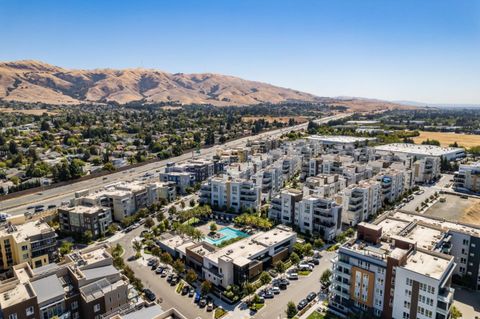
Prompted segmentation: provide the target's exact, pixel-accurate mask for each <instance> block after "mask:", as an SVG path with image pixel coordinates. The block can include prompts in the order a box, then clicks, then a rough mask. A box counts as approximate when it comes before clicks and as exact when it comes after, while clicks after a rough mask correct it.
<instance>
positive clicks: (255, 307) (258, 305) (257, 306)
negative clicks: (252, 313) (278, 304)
mask: <svg viewBox="0 0 480 319" xmlns="http://www.w3.org/2000/svg"><path fill="white" fill-rule="evenodd" d="M264 305H265V304H263V303H254V304H251V305H250V307H249V308H250V309H252V310H257V311H258V310H260V309H262V307H263V306H264Z"/></svg>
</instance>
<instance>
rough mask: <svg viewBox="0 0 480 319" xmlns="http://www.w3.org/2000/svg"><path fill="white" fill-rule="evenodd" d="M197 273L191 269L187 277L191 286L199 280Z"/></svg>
mask: <svg viewBox="0 0 480 319" xmlns="http://www.w3.org/2000/svg"><path fill="white" fill-rule="evenodd" d="M197 277H198V276H197V273H196V272H195V270H193V269H189V270H188V271H187V274H186V275H185V280H186V281H187V282H188V283H189V284H193V283H194V282H195V281H196V280H197Z"/></svg>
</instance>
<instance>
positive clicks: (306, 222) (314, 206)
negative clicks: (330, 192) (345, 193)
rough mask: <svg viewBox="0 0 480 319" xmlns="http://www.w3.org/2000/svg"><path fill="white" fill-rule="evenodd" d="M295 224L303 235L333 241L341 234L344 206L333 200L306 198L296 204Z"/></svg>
mask: <svg viewBox="0 0 480 319" xmlns="http://www.w3.org/2000/svg"><path fill="white" fill-rule="evenodd" d="M294 223H295V225H296V226H298V227H299V229H300V231H301V232H303V233H310V234H313V235H319V236H320V237H321V238H323V239H324V240H327V241H330V240H333V239H335V237H336V236H337V235H338V234H339V233H340V232H341V228H342V206H340V205H338V204H337V203H336V202H335V201H333V200H331V199H326V198H321V197H318V196H305V197H304V198H303V199H301V200H300V201H299V202H298V203H297V204H296V213H295V222H294Z"/></svg>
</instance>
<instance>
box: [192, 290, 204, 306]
mask: <svg viewBox="0 0 480 319" xmlns="http://www.w3.org/2000/svg"><path fill="white" fill-rule="evenodd" d="M201 298H202V297H201V296H200V294H199V293H198V292H196V293H195V299H194V300H193V302H194V303H197V302H199V301H200V299H201Z"/></svg>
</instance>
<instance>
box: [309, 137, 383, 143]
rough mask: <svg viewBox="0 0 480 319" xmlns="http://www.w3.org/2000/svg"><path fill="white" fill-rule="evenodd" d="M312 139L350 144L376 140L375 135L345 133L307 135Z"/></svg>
mask: <svg viewBox="0 0 480 319" xmlns="http://www.w3.org/2000/svg"><path fill="white" fill-rule="evenodd" d="M307 139H309V140H311V141H320V142H324V143H336V144H350V143H355V142H366V141H374V140H376V139H375V138H373V137H358V136H345V135H311V136H309V137H307Z"/></svg>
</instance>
